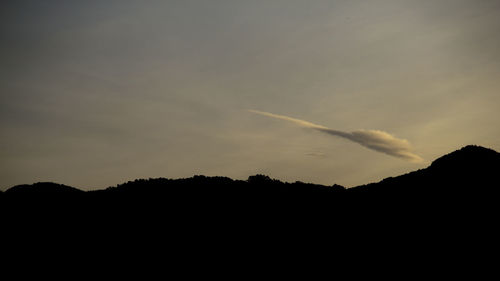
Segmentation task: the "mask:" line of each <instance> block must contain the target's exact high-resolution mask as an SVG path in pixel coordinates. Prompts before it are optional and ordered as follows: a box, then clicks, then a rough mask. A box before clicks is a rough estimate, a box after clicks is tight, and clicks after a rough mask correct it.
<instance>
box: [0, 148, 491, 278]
mask: <svg viewBox="0 0 500 281" xmlns="http://www.w3.org/2000/svg"><path fill="white" fill-rule="evenodd" d="M499 175H500V154H499V153H497V152H495V151H493V150H490V149H486V148H482V147H477V146H467V147H464V148H463V149H461V150H458V151H455V152H453V153H450V154H448V155H445V156H443V157H441V158H439V159H437V160H436V161H434V162H433V163H432V165H431V166H429V167H428V168H426V169H422V170H418V171H415V172H412V173H409V174H406V175H402V176H398V177H394V178H388V179H385V180H383V181H381V182H379V183H373V184H368V185H364V186H358V187H355V188H350V189H345V188H344V187H342V186H338V185H334V186H321V185H314V184H305V183H300V182H296V183H283V182H280V181H277V180H273V179H270V178H269V177H267V176H263V175H256V176H252V177H250V178H249V179H248V180H246V181H237V180H232V179H229V178H225V177H204V176H195V177H192V178H188V179H177V180H171V179H149V180H136V181H133V182H128V183H125V184H121V185H118V186H116V187H111V188H108V189H105V190H99V191H92V192H84V191H81V190H78V189H75V188H72V187H69V186H64V185H59V184H54V183H36V184H33V185H21V186H16V187H13V188H11V189H9V190H7V191H6V192H3V193H0V214H1V216H2V224H1V225H2V229H1V231H2V232H1V235H2V246H3V250H4V251H3V256H4V257H5V256H7V257H8V259H9V260H11V261H22V262H21V264H24V263H25V262H26V261H29V262H28V263H30V264H33V263H34V264H37V263H40V262H41V263H42V264H43V268H45V269H46V268H47V265H46V264H47V263H48V264H50V265H49V267H48V268H51V267H50V266H56V267H55V268H56V271H55V272H58V270H59V269H60V268H61V266H62V265H64V266H69V267H70V268H73V269H74V268H76V270H75V271H74V272H76V273H75V274H78V276H80V275H79V274H82V273H84V272H86V269H89V268H90V269H93V270H95V268H96V267H97V268H100V267H99V266H101V268H104V269H105V270H108V271H109V270H110V268H112V269H113V270H114V271H113V272H115V271H116V272H120V274H121V275H127V274H126V273H127V272H129V271H133V269H134V268H135V267H136V266H137V265H138V264H139V265H140V266H141V267H140V268H141V270H140V272H138V275H135V276H137V277H140V278H144V277H145V276H148V275H147V274H148V272H150V271H149V270H143V268H154V270H153V271H151V272H154V274H163V276H165V277H172V274H171V272H174V271H175V272H179V271H180V272H181V273H180V274H182V275H183V276H186V277H189V276H190V277H193V274H194V275H198V274H201V275H203V276H209V275H211V274H213V273H214V272H215V273H216V274H218V275H217V276H219V275H220V274H222V275H226V276H227V275H229V276H232V277H234V276H242V277H244V276H246V277H249V276H253V277H255V278H262V277H263V276H267V275H262V272H263V270H264V271H267V270H271V271H273V272H276V271H278V272H279V273H278V275H277V276H283V275H282V274H291V275H294V276H295V275H296V274H302V275H300V276H301V277H302V278H304V279H305V278H307V279H310V278H311V277H312V276H314V272H315V271H305V272H301V269H302V268H304V267H305V266H310V265H311V263H312V264H313V267H316V269H319V270H320V272H324V273H326V274H330V277H331V276H333V275H335V274H336V272H337V271H338V270H342V269H345V268H353V270H351V271H349V270H347V271H348V272H347V274H349V275H350V276H353V277H354V276H359V274H361V276H363V275H364V276H366V275H369V276H372V277H373V274H374V273H373V271H371V270H378V271H382V272H384V274H383V276H387V274H389V276H391V274H392V276H398V279H400V277H401V276H408V277H410V276H413V277H416V276H421V277H424V276H425V277H426V278H428V277H429V275H426V273H427V272H432V274H433V276H434V277H437V276H440V277H449V276H450V272H451V273H452V274H451V275H456V274H457V273H459V272H464V271H467V269H471V270H470V272H471V273H472V275H470V276H471V277H474V278H477V277H478V276H480V275H481V273H487V274H491V272H495V268H496V259H495V258H490V257H496V255H495V254H496V253H497V251H498V242H497V241H498V237H499V236H498V235H499V232H498V230H497V225H498V221H499V220H498V213H500V212H499V209H500V208H499V206H500V204H499V201H498V199H499V192H498V190H499V188H500V183H499V180H498V176H499ZM6 248H9V249H11V250H10V251H7V250H6ZM7 253H8V254H7ZM54 257H55V258H54ZM84 257H85V258H84ZM86 257H89V258H86ZM75 259H77V260H79V261H80V262H81V260H82V259H83V260H85V261H86V263H75V262H74V260H75ZM54 260H56V261H57V264H54V262H53V261H54ZM116 261H118V262H117V264H119V266H117V267H110V264H112V263H113V262H116ZM475 262H477V263H478V264H480V265H481V270H477V267H475V266H474V267H472V265H474V263H475ZM14 264H19V263H18V262H14ZM82 264H83V265H84V267H83V268H82V267H81V265H82ZM4 268H8V267H7V266H5V264H4ZM472 269H473V270H472ZM172 270H173V271H172ZM332 270H334V271H332ZM400 271H404V272H405V273H404V275H397V274H396V275H395V273H398V272H400ZM21 272H25V271H19V272H18V274H19V273H21ZM26 272H29V271H26ZM437 272H438V273H440V274H443V273H444V275H439V274H438V273H437ZM233 273H234V274H236V275H233ZM304 273H305V274H304ZM136 274H137V272H136ZM176 274H179V273H176ZM331 274H333V275H331ZM343 274H346V271H344V272H343ZM460 275H461V276H462V273H460ZM71 276H76V275H71ZM112 276H113V275H111V276H110V277H112ZM155 276H156V275H155ZM160 276H161V275H160ZM327 276H328V275H327ZM488 276H489V277H491V275H488ZM462 277H463V276H462ZM294 278H298V276H295V277H294ZM302 278H301V279H302Z"/></svg>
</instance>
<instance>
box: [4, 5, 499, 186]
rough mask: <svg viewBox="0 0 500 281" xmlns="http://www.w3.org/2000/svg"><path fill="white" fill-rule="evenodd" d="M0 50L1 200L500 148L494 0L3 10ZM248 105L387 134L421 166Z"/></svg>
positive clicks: (337, 173)
mask: <svg viewBox="0 0 500 281" xmlns="http://www.w3.org/2000/svg"><path fill="white" fill-rule="evenodd" d="M0 43H1V44H0V189H3V190H4V189H6V188H9V187H11V186H13V185H16V184H21V183H33V182H37V181H54V182H58V183H64V184H68V185H73V186H76V187H79V188H104V187H107V186H110V185H115V184H118V183H122V182H124V181H127V180H132V179H135V178H149V177H169V178H178V177H190V176H192V175H195V174H205V175H221V176H229V177H232V178H238V179H246V178H247V177H248V176H249V175H253V174H257V173H264V174H267V175H269V176H271V177H273V178H278V179H281V180H285V181H296V180H300V181H306V182H314V183H321V184H328V185H331V184H334V183H338V184H341V185H345V186H353V185H357V184H362V183H368V182H370V181H377V180H380V179H382V178H385V177H388V176H395V175H399V174H401V173H405V172H408V171H411V170H415V169H419V168H423V167H425V166H427V165H428V164H429V163H430V161H432V160H434V159H435V158H436V157H439V156H441V155H442V154H445V153H448V152H451V151H453V150H455V149H458V148H460V147H462V146H464V145H467V144H478V145H483V146H487V147H490V148H493V149H495V150H497V151H499V150H500V124H499V123H500V122H499V121H500V92H499V90H500V0H428V1H427V0H408V1H405V0H373V1H368V0H366V1H356V0H349V1H347V0H345V1H341V0H336V1H334V0H331V1H326V0H308V1H305V0H300V1H298V0H265V1H259V0H252V1H237V0H227V1H222V0H220V1H219V0H212V1H210V0H179V1H169V0H165V1H126V0H120V1H101V0H100V1H63V0H61V1H55V0H50V1H49V0H46V1H35V0H33V1H24V0H15V1H8V0H6V1H2V2H1V4H0ZM249 110H257V111H261V112H267V113H269V114H275V115H279V116H285V117H286V116H289V117H293V118H297V119H298V120H299V121H300V120H305V121H307V122H311V124H321V125H322V126H325V127H328V128H332V129H334V130H338V131H341V132H357V131H359V130H363V129H364V130H377V131H383V132H387V134H390V136H391V137H393V138H394V139H397V140H398V141H399V140H401V141H403V140H407V142H408V143H409V144H410V145H411V153H414V154H415V155H418V156H419V157H422V158H423V159H424V161H423V162H411V161H406V160H405V159H402V158H398V157H392V156H391V155H388V154H387V153H379V151H376V150H373V149H369V147H368V146H363V145H364V144H362V145H358V144H357V143H354V142H353V141H349V139H345V138H338V137H333V136H331V135H327V134H324V133H322V132H320V131H318V130H314V129H311V128H307V127H300V126H296V124H293V123H292V122H285V121H283V120H278V118H269V116H263V115H262V114H255V113H253V112H251V111H249ZM305 121H304V122H305ZM362 132H364V131H362ZM358 143H360V142H358ZM405 149H406V148H405Z"/></svg>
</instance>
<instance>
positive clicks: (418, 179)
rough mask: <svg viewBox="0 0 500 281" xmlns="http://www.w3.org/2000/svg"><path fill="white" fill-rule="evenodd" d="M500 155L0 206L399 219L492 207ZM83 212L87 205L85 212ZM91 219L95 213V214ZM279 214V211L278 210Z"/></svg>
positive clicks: (19, 194) (27, 189)
mask: <svg viewBox="0 0 500 281" xmlns="http://www.w3.org/2000/svg"><path fill="white" fill-rule="evenodd" d="M499 172H500V154H499V153H498V152H496V151H494V150H491V149H488V148H484V147H480V146H475V145H469V146H466V147H463V148H462V149H460V150H457V151H454V152H452V153H450V154H447V155H444V156H442V157H440V158H438V159H436V160H435V161H433V162H432V164H431V165H430V166H429V167H427V168H425V169H420V170H417V171H414V172H410V173H408V174H404V175H400V176H397V177H390V178H386V179H384V180H382V181H380V182H377V183H371V184H366V185H361V186H356V187H353V188H345V187H343V186H340V185H337V184H335V185H333V186H324V185H317V184H311V183H303V182H294V183H286V182H281V181H279V180H275V179H271V178H270V177H268V176H266V175H254V176H250V177H249V178H248V179H247V180H246V181H245V180H233V179H230V178H227V177H206V176H194V177H191V178H185V179H166V178H157V179H138V180H135V181H130V182H127V183H123V184H119V185H117V186H114V187H109V188H106V189H103V190H94V191H86V192H84V191H82V190H79V189H76V188H73V187H70V186H66V185H61V184H56V183H47V182H45V183H35V184H32V185H18V186H14V187H12V188H10V189H8V190H7V191H5V192H3V193H0V200H1V201H2V202H3V205H4V206H7V205H9V204H12V205H13V206H17V207H16V208H17V209H22V207H19V206H24V207H26V208H28V209H29V208H33V207H34V206H37V208H38V209H42V210H43V209H50V208H54V209H55V210H59V209H60V207H61V206H63V207H65V208H68V207H69V208H70V209H73V210H81V211H82V212H85V211H89V212H90V211H96V210H112V209H115V210H120V211H123V212H133V211H144V212H147V213H148V214H153V213H165V212H176V211H179V210H183V212H184V214H200V216H203V215H204V214H211V215H214V214H217V215H219V216H231V214H238V215H241V214H243V215H244V216H252V215H254V214H257V213H258V214H264V213H269V212H274V213H276V212H277V210H287V212H291V213H300V212H316V213H319V212H321V213H325V212H326V213H332V212H340V213H343V212H346V211H348V212H359V213H362V212H367V211H368V210H370V212H371V211H373V210H377V211H380V210H383V211H384V212H390V211H391V210H394V209H398V210H400V211H403V212H412V213H419V212H426V213H432V211H435V210H443V209H451V208H452V209H458V208H461V209H463V207H464V206H467V208H468V209H470V208H477V209H484V208H485V207H492V206H496V204H494V201H495V200H497V199H498V188H499V185H500V183H499V180H498V175H499V174H500V173H499ZM89 206H92V208H90V207H89ZM96 212H97V211H96ZM278 212H280V211H278Z"/></svg>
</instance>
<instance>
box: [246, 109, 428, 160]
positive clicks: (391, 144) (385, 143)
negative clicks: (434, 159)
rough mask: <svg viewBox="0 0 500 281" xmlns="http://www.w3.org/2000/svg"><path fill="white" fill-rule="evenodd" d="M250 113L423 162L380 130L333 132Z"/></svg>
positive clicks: (403, 142) (405, 144) (402, 141)
mask: <svg viewBox="0 0 500 281" xmlns="http://www.w3.org/2000/svg"><path fill="white" fill-rule="evenodd" d="M248 111H249V112H252V113H256V114H259V115H263V116H267V117H271V118H275V119H281V120H285V121H289V122H292V123H295V124H297V125H299V126H302V127H306V128H311V129H314V130H316V131H320V132H323V133H326V134H329V135H332V136H337V137H341V138H344V139H348V140H350V141H352V142H355V143H358V144H360V145H362V146H364V147H366V148H369V149H372V150H375V151H378V152H382V153H385V154H387V155H391V156H394V157H397V158H401V159H404V160H407V161H411V162H422V161H423V159H422V158H421V157H420V156H418V155H416V154H415V153H413V152H411V145H410V143H409V142H408V141H407V140H405V139H399V138H396V137H395V136H393V135H391V134H389V133H387V132H384V131H379V130H356V131H352V132H344V131H339V130H333V129H330V128H328V127H325V126H322V125H318V124H314V123H311V122H308V121H305V120H300V119H296V118H293V117H288V116H284V115H278V114H274V113H269V112H264V111H258V110H248Z"/></svg>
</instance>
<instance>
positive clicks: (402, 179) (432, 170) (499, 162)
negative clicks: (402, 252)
mask: <svg viewBox="0 0 500 281" xmlns="http://www.w3.org/2000/svg"><path fill="white" fill-rule="evenodd" d="M470 171H472V172H473V173H474V174H473V175H468V174H467V172H470ZM459 172H460V173H459ZM464 172H465V173H464ZM499 172H500V153H498V152H496V151H495V150H493V149H490V148H485V147H482V146H478V145H467V146H465V147H462V148H461V149H458V150H456V151H453V152H451V153H448V154H445V155H443V156H441V157H439V158H437V159H435V160H434V161H432V163H431V165H430V166H428V167H426V168H423V169H419V170H416V171H412V172H409V173H406V174H402V175H399V176H395V177H388V178H385V179H383V180H381V181H379V182H374V183H368V184H363V185H358V186H355V187H351V188H345V187H344V186H341V185H338V184H333V185H331V186H327V185H320V184H314V183H304V182H300V181H296V182H294V183H289V182H281V181H279V180H276V179H271V178H270V177H269V176H265V175H260V174H257V175H254V176H250V177H249V178H248V179H247V180H246V181H244V180H234V179H231V178H228V177H222V176H214V177H208V176H203V175H195V176H193V177H191V178H179V179H166V178H156V179H152V178H150V179H148V180H146V179H136V180H134V181H128V182H126V183H122V184H118V185H116V186H111V187H108V188H105V189H98V190H90V191H84V190H81V189H78V188H75V187H71V186H67V185H64V184H58V183H51V182H37V183H34V184H31V185H29V184H22V185H16V186H13V187H11V188H9V189H7V190H6V191H4V192H0V194H4V195H8V194H13V193H22V194H31V193H32V194H36V195H41V194H56V193H67V194H80V193H94V194H95V193H99V192H107V193H109V192H113V191H117V190H121V191H126V192H131V190H130V189H131V187H132V186H135V188H136V189H138V188H139V186H144V185H148V184H152V185H154V186H158V185H168V184H171V185H176V186H177V185H179V184H186V185H190V186H194V185H200V184H204V181H205V182H206V183H207V184H208V185H210V186H212V187H213V185H214V184H219V185H220V186H221V187H222V188H223V187H227V186H229V185H234V186H240V187H241V186H243V185H245V184H248V185H252V186H259V185H283V186H286V187H288V188H290V187H294V188H290V190H289V191H291V190H294V191H297V189H303V190H302V191H304V190H305V189H307V188H309V189H311V190H314V191H320V190H321V191H328V192H339V191H360V190H366V191H373V189H375V188H377V189H383V188H387V187H388V186H393V185H398V187H399V186H401V185H405V186H407V187H408V186H410V187H415V186H416V185H423V184H427V185H428V184H431V183H430V182H425V181H426V180H429V179H421V177H433V179H432V180H434V181H437V182H438V183H439V184H441V185H442V184H446V182H445V179H443V178H440V177H438V176H439V174H441V175H442V176H444V177H445V178H446V180H449V183H450V184H454V185H460V186H461V187H463V186H464V185H466V184H469V185H470V184H475V183H478V184H481V185H490V184H498V182H494V183H492V182H491V181H492V180H493V178H490V177H492V176H493V175H492V174H493V173H499ZM453 173H459V174H456V175H455V178H450V175H452V174H453ZM478 175H479V176H483V177H486V178H477V176H478ZM410 180H413V182H410ZM223 189H224V188H223ZM285 190H286V188H285V189H282V190H281V191H285ZM135 191H136V192H139V190H135ZM205 191H206V190H205ZM226 191H227V190H226ZM393 191H394V190H393ZM141 192H144V191H141Z"/></svg>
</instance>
